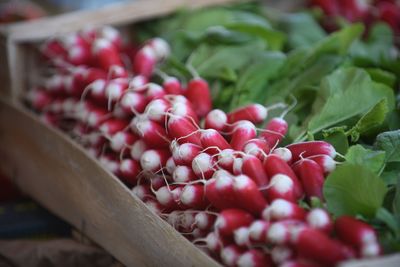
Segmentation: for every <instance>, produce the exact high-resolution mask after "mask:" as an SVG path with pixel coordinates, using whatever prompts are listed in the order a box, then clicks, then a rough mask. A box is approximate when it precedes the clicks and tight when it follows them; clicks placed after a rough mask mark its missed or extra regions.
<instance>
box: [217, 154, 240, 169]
mask: <svg viewBox="0 0 400 267" xmlns="http://www.w3.org/2000/svg"><path fill="white" fill-rule="evenodd" d="M234 153H235V151H234V150H233V149H225V150H222V151H221V152H220V153H219V155H218V166H220V167H221V168H223V169H225V170H227V171H230V172H233V163H234V159H235V157H236V156H235V155H234Z"/></svg>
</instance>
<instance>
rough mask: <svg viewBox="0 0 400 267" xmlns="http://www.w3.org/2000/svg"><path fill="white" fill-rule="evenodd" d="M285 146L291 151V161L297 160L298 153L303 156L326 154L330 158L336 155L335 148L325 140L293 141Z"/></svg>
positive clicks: (298, 157)
mask: <svg viewBox="0 0 400 267" xmlns="http://www.w3.org/2000/svg"><path fill="white" fill-rule="evenodd" d="M286 148H288V149H289V150H290V152H292V159H293V162H296V161H298V160H299V159H300V155H301V156H302V157H303V158H308V157H311V156H315V155H327V156H330V157H331V158H335V156H336V151H335V148H334V147H333V146H332V145H331V144H329V143H327V142H325V141H309V142H301V143H295V144H290V145H288V146H286Z"/></svg>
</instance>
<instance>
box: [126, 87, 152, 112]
mask: <svg viewBox="0 0 400 267" xmlns="http://www.w3.org/2000/svg"><path fill="white" fill-rule="evenodd" d="M119 103H120V105H121V107H122V109H123V110H124V111H125V113H126V114H136V113H142V112H144V110H145V108H146V106H147V103H148V102H147V99H146V97H145V96H144V95H143V94H141V93H136V92H127V93H125V94H124V95H123V96H122V98H121V100H120V102H119Z"/></svg>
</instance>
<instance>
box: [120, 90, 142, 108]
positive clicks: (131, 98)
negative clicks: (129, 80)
mask: <svg viewBox="0 0 400 267" xmlns="http://www.w3.org/2000/svg"><path fill="white" fill-rule="evenodd" d="M139 101H140V98H139V96H138V95H137V94H136V93H126V94H125V95H124V96H123V97H122V99H121V105H122V106H124V107H134V106H136V105H137V104H138V103H139Z"/></svg>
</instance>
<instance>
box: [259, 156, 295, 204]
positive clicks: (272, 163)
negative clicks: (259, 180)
mask: <svg viewBox="0 0 400 267" xmlns="http://www.w3.org/2000/svg"><path fill="white" fill-rule="evenodd" d="M263 165H264V170H265V172H266V173H267V175H268V177H273V176H274V175H276V174H284V175H287V176H288V177H290V179H292V181H293V186H294V193H295V197H296V199H300V198H301V197H302V196H303V188H302V185H301V183H300V181H299V179H298V178H297V176H296V174H295V173H294V172H293V170H292V168H290V166H289V165H288V164H287V163H286V161H284V160H283V159H282V158H281V157H279V156H277V155H274V154H271V155H268V156H267V157H266V158H265V160H264V163H263Z"/></svg>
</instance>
